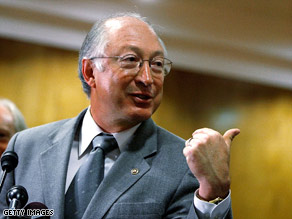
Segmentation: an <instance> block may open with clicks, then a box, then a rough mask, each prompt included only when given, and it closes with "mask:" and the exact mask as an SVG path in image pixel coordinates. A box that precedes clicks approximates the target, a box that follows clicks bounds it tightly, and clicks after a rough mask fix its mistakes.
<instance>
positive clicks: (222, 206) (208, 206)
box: [194, 190, 231, 218]
mask: <svg viewBox="0 0 292 219" xmlns="http://www.w3.org/2000/svg"><path fill="white" fill-rule="evenodd" d="M197 192H198V190H197V191H196V192H195V197H194V205H195V209H196V212H197V214H198V216H199V218H224V216H225V215H226V214H227V213H228V210H229V208H230V203H231V191H230V190H229V193H228V196H227V197H226V198H225V199H224V200H222V201H221V202H220V203H219V204H217V205H216V204H213V203H209V202H207V201H203V200H201V199H199V198H198V197H197Z"/></svg>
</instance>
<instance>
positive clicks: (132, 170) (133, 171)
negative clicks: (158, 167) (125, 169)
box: [131, 168, 139, 175]
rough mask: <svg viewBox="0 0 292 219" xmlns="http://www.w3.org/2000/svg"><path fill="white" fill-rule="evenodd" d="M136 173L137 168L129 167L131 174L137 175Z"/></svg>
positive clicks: (137, 171)
mask: <svg viewBox="0 0 292 219" xmlns="http://www.w3.org/2000/svg"><path fill="white" fill-rule="evenodd" d="M138 173H139V169H138V168H133V169H131V174H132V175H137V174H138Z"/></svg>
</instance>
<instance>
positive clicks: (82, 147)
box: [78, 106, 141, 156]
mask: <svg viewBox="0 0 292 219" xmlns="http://www.w3.org/2000/svg"><path fill="white" fill-rule="evenodd" d="M140 125H141V123H139V124H138V125H135V126H134V127H132V128H130V129H127V130H124V131H122V132H117V133H111V134H112V135H113V136H114V137H115V139H116V141H117V143H118V146H119V149H120V151H121V152H123V151H125V150H126V148H127V144H128V143H129V141H130V140H131V139H132V137H133V134H134V132H135V131H136V130H137V128H138V127H139V126H140ZM101 132H103V131H102V129H101V128H100V127H99V126H98V125H97V124H96V123H95V121H94V119H93V118H92V116H91V113H90V106H89V107H88V109H87V111H86V113H85V116H84V118H83V121H82V127H81V135H80V139H79V153H78V154H79V156H81V155H82V154H83V153H84V152H85V151H86V149H87V148H88V146H89V145H90V143H91V141H92V139H93V138H94V137H95V136H96V135H98V134H100V133H101Z"/></svg>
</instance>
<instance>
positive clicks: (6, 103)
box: [0, 98, 26, 156]
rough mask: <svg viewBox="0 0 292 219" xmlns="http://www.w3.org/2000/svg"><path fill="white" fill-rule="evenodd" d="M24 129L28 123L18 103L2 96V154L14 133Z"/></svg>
mask: <svg viewBox="0 0 292 219" xmlns="http://www.w3.org/2000/svg"><path fill="white" fill-rule="evenodd" d="M24 129H26V124H25V121H24V118H23V116H22V114H21V112H20V111H19V109H18V108H17V107H16V105H15V104H14V103H13V102H11V101H10V100H8V99H4V98H0V156H1V155H2V153H3V152H4V151H5V149H6V147H7V145H8V141H9V140H10V138H11V137H12V135H14V134H15V133H16V132H19V131H22V130H24Z"/></svg>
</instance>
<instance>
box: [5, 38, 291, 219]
mask: <svg viewBox="0 0 292 219" xmlns="http://www.w3.org/2000/svg"><path fill="white" fill-rule="evenodd" d="M0 51H1V55H0V96H4V97H7V98H10V99H11V100H13V101H15V102H16V103H17V105H18V106H19V108H20V109H21V111H22V112H23V114H24V116H25V117H26V120H27V123H28V125H29V126H30V127H32V126H36V125H40V124H44V123H47V122H51V121H55V120H59V119H64V118H69V117H73V116H76V115H77V114H78V113H79V112H80V111H81V110H82V109H83V108H85V107H86V106H87V105H88V100H87V98H86V96H85V94H83V92H82V89H81V84H80V82H79V79H78V78H77V56H78V54H77V53H76V52H71V51H63V50H58V49H52V48H47V47H42V46H36V45H30V44H25V43H19V42H14V41H10V40H4V39H0ZM174 61H175V60H174ZM153 119H154V120H155V122H156V123H157V124H159V125H161V126H163V127H164V128H166V129H168V130H170V131H172V132H174V133H175V134H177V135H179V136H181V137H183V138H185V139H186V138H189V137H190V136H191V133H192V132H193V131H194V130H195V129H197V128H202V127H210V128H213V129H216V130H218V131H219V132H221V133H223V132H224V131H226V130H227V129H228V128H231V127H238V128H240V129H241V134H240V135H239V136H238V137H236V139H235V140H234V142H233V146H232V153H231V177H232V203H233V212H234V218H236V219H246V218H249V219H253V218H255V219H258V218H272V219H273V218H275V219H278V218H285V219H290V218H291V219H292V213H291V209H290V208H291V207H290V200H291V198H292V189H291V188H292V187H291V181H292V174H291V170H292V159H291V157H292V134H291V133H292V92H291V91H286V90H281V89H275V88H271V87H265V86H260V85H256V84H249V83H244V82H239V81H234V80H227V79H221V78H216V77H212V76H206V75H202V74H199V73H189V72H185V71H180V70H178V69H174V70H173V71H172V73H171V74H170V75H169V76H167V78H166V80H165V88H164V99H163V102H162V104H161V107H160V108H159V109H158V111H157V112H156V113H155V114H154V116H153Z"/></svg>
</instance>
